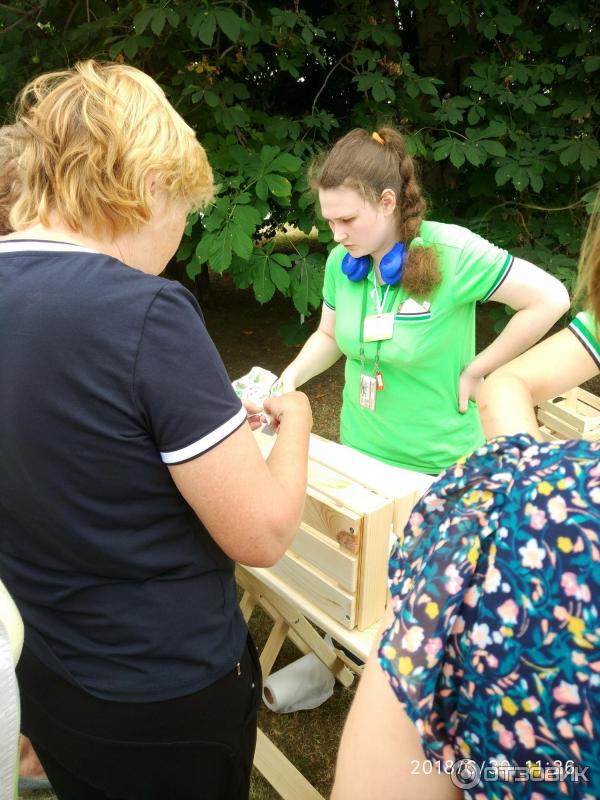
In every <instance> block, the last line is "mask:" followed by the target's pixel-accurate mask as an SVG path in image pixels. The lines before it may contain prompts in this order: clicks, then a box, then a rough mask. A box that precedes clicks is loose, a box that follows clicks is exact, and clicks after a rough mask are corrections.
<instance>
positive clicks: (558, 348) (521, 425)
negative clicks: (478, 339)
mask: <svg viewBox="0 0 600 800" xmlns="http://www.w3.org/2000/svg"><path fill="white" fill-rule="evenodd" d="M575 296H576V299H577V298H581V299H583V306H584V310H583V311H580V313H579V314H577V316H576V317H575V319H574V320H573V321H572V322H571V324H570V325H569V327H568V328H566V329H565V330H563V331H560V332H559V333H557V334H555V335H554V336H551V337H549V338H548V339H546V340H545V341H543V342H540V343H539V344H538V345H536V346H535V347H533V348H532V349H531V350H528V351H527V352H526V353H523V355H522V356H520V357H519V358H517V359H515V360H514V361H511V362H510V363H509V364H506V365H505V366H504V367H502V368H500V369H498V370H497V371H495V372H494V373H493V374H492V375H490V376H489V378H487V379H486V380H485V383H484V384H483V385H482V386H481V387H480V392H479V394H478V405H479V412H480V415H481V421H482V423H483V429H484V432H485V434H486V436H487V437H488V438H491V437H493V436H500V435H508V434H511V433H530V434H531V435H532V436H535V437H536V438H537V439H541V438H542V437H541V434H540V430H539V427H538V423H537V420H536V416H535V411H534V406H535V405H537V404H538V403H540V402H541V401H542V400H547V399H549V398H550V397H555V396H556V395H559V394H561V393H562V392H566V391H568V390H569V389H572V388H573V387H574V386H578V385H579V384H580V383H583V382H584V381H587V380H589V379H590V378H593V377H594V376H596V375H597V374H598V372H600V332H599V329H598V322H597V320H599V319H600V193H599V194H598V196H597V198H596V205H595V209H594V213H593V214H592V217H591V220H590V224H589V227H588V230H587V234H586V236H585V239H584V242H583V246H582V249H581V257H580V261H579V279H578V285H577V291H576V293H575Z"/></svg>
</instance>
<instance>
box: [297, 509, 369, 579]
mask: <svg viewBox="0 0 600 800" xmlns="http://www.w3.org/2000/svg"><path fill="white" fill-rule="evenodd" d="M290 550H292V551H293V552H294V553H295V554H296V555H298V556H300V557H301V558H303V559H304V560H305V561H308V562H309V564H314V565H315V566H316V567H318V568H319V569H320V570H321V572H324V573H325V575H327V576H329V577H330V578H332V579H333V580H334V581H336V582H337V583H339V585H340V586H341V587H342V589H346V591H348V592H352V593H354V592H355V591H356V582H357V579H358V559H357V557H356V556H355V555H352V554H351V553H348V552H347V551H345V550H344V549H343V548H341V547H340V545H339V544H337V542H335V543H334V542H332V540H331V539H330V538H329V537H328V536H324V535H323V534H322V533H320V532H319V531H317V530H315V529H314V528H311V527H310V525H306V523H304V522H303V523H302V524H301V525H300V528H299V530H298V533H297V534H296V536H295V537H294V540H293V541H292V543H291V545H290Z"/></svg>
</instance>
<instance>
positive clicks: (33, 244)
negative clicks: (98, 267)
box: [0, 239, 98, 254]
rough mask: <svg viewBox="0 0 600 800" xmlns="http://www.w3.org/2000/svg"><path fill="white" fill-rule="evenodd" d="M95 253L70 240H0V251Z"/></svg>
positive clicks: (95, 251)
mask: <svg viewBox="0 0 600 800" xmlns="http://www.w3.org/2000/svg"><path fill="white" fill-rule="evenodd" d="M31 252H35V253H96V254H98V251H97V250H91V249H90V248H88V247H82V246H81V245H79V244H71V243H70V242H51V241H45V240H43V239H5V240H4V241H0V253H31Z"/></svg>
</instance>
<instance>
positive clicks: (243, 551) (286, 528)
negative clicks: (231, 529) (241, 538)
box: [229, 513, 301, 567]
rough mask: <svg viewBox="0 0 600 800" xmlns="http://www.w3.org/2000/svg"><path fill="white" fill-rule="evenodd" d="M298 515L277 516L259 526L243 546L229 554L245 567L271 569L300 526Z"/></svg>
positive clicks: (299, 516)
mask: <svg viewBox="0 0 600 800" xmlns="http://www.w3.org/2000/svg"><path fill="white" fill-rule="evenodd" d="M300 520H301V515H300V514H290V513H285V514H278V515H276V516H275V517H274V519H272V520H271V521H270V522H268V523H264V524H263V525H261V526H260V527H259V528H258V529H257V530H256V531H255V532H254V534H253V535H252V534H250V535H249V536H248V537H247V538H246V543H245V546H243V547H242V548H239V550H238V549H237V548H236V551H235V554H229V555H230V557H232V558H234V560H235V561H238V562H239V563H240V564H244V565H245V566H247V567H272V566H274V565H275V564H276V563H277V562H278V561H279V560H280V559H281V558H283V556H284V555H285V552H286V550H287V549H288V547H289V546H290V544H291V543H292V540H293V538H294V536H295V535H296V532H297V531H298V527H299V525H300Z"/></svg>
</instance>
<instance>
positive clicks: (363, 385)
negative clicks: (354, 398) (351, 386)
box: [359, 373, 377, 411]
mask: <svg viewBox="0 0 600 800" xmlns="http://www.w3.org/2000/svg"><path fill="white" fill-rule="evenodd" d="M376 396H377V379H376V378H374V377H372V376H371V375H365V374H364V373H363V374H362V375H361V376H360V398H359V402H360V405H361V407H362V408H368V409H369V411H375V397H376Z"/></svg>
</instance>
